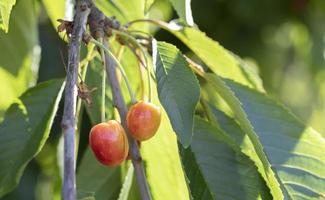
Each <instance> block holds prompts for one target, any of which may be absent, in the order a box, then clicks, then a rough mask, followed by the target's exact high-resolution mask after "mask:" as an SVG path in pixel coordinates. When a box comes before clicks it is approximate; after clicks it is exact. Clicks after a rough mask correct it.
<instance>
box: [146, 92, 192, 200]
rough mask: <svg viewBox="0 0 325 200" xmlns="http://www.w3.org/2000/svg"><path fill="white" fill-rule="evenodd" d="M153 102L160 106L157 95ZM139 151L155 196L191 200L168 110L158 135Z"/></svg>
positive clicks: (157, 198)
mask: <svg viewBox="0 0 325 200" xmlns="http://www.w3.org/2000/svg"><path fill="white" fill-rule="evenodd" d="M153 96H154V97H156V96H157V95H156V94H155V95H153ZM153 103H154V104H156V105H160V104H159V101H158V99H155V98H154V99H153ZM140 150H141V155H142V159H143V161H144V166H145V171H146V176H147V180H148V184H149V187H150V191H151V194H152V197H153V199H155V200H166V199H182V200H187V199H189V194H188V189H187V187H186V182H185V179H184V174H183V170H182V166H181V162H180V157H179V153H178V147H177V138H176V134H175V133H174V132H173V129H172V127H171V124H170V123H169V121H168V117H167V114H166V112H164V111H163V112H162V115H161V123H160V127H159V129H158V131H157V133H156V134H155V136H154V137H152V138H151V139H150V140H147V141H145V142H142V143H141V149H140Z"/></svg>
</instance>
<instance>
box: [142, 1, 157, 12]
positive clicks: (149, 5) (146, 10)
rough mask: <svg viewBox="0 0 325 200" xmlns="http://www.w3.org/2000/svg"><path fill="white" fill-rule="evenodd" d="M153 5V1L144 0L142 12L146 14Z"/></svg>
mask: <svg viewBox="0 0 325 200" xmlns="http://www.w3.org/2000/svg"><path fill="white" fill-rule="evenodd" d="M154 3H155V0H145V6H144V12H145V13H147V12H148V11H149V9H150V8H151V6H152V4H154Z"/></svg>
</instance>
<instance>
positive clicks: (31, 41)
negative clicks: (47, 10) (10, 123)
mask: <svg viewBox="0 0 325 200" xmlns="http://www.w3.org/2000/svg"><path fill="white" fill-rule="evenodd" d="M1 3H4V1H1ZM1 3H0V4H1ZM34 4H35V1H34V0H23V1H18V2H17V4H16V5H15V9H13V12H12V17H11V20H10V29H9V32H8V34H5V33H4V32H2V31H0V51H1V53H0V80H1V81H2V82H3V83H6V84H1V85H0V93H1V94H5V95H6V98H0V121H1V119H2V118H3V115H4V112H5V110H6V109H7V108H8V107H9V106H10V104H11V103H12V102H13V101H14V99H16V98H17V97H19V96H20V95H21V94H22V93H23V92H24V91H25V90H26V89H27V88H28V87H31V86H33V85H34V84H35V83H36V78H37V73H38V64H39V57H40V47H39V46H38V27H37V15H36V13H37V12H36V10H35V5H34Z"/></svg>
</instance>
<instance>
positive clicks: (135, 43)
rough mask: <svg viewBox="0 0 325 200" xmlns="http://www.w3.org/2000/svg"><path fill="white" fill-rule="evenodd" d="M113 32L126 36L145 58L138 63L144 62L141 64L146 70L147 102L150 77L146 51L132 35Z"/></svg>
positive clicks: (149, 93)
mask: <svg viewBox="0 0 325 200" xmlns="http://www.w3.org/2000/svg"><path fill="white" fill-rule="evenodd" d="M113 33H115V34H116V35H119V36H121V37H124V38H127V39H129V40H130V42H131V43H132V44H134V45H135V46H136V47H138V49H139V50H140V51H141V53H142V56H143V58H144V60H145V63H143V62H140V64H144V65H145V66H143V67H144V68H145V69H146V70H147V79H148V96H149V97H148V98H149V102H150V101H151V96H152V95H151V77H150V67H149V65H148V59H147V57H146V53H145V50H144V49H143V47H142V46H141V45H140V44H139V42H138V41H137V40H136V39H135V38H134V37H133V36H132V35H129V34H127V33H125V32H123V31H118V30H113ZM139 59H141V57H139Z"/></svg>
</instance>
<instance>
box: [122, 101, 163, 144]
mask: <svg viewBox="0 0 325 200" xmlns="http://www.w3.org/2000/svg"><path fill="white" fill-rule="evenodd" d="M160 121H161V112H160V108H159V107H158V106H156V105H154V104H153V103H150V102H145V101H140V102H138V103H136V104H134V105H132V106H131V107H130V109H129V112H128V114H127V118H126V122H127V127H128V129H129V131H130V134H131V135H132V136H133V137H134V138H135V139H136V140H139V141H144V140H148V139H150V138H151V137H153V136H154V135H155V133H156V131H157V130H158V128H159V125H160Z"/></svg>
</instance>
